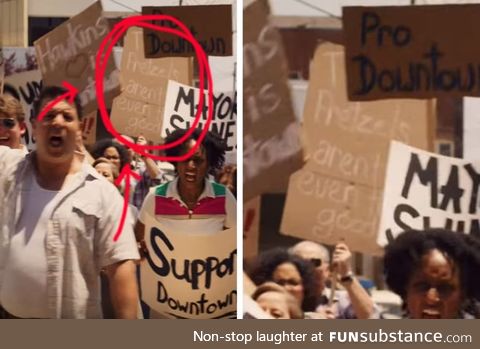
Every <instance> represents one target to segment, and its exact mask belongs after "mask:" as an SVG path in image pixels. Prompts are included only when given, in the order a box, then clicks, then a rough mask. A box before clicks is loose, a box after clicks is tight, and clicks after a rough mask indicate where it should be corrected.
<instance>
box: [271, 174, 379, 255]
mask: <svg viewBox="0 0 480 349" xmlns="http://www.w3.org/2000/svg"><path fill="white" fill-rule="evenodd" d="M381 193H382V191H381V189H377V188H371V187H368V186H365V185H361V184H355V183H350V182H347V181H344V180H341V179H338V178H335V177H329V176H326V175H322V174H318V173H315V172H312V171H309V170H307V169H302V170H300V171H298V172H296V173H294V174H293V175H292V176H290V183H289V186H288V194H287V200H286V202H285V209H284V212H283V217H282V224H281V227H280V231H281V232H282V233H283V234H285V235H291V236H295V237H297V238H301V239H307V240H312V241H318V242H321V243H324V244H330V245H333V244H336V243H338V242H339V241H340V240H341V239H343V240H344V241H345V242H346V243H347V244H348V246H349V247H350V248H351V249H352V250H353V251H357V252H365V253H369V254H374V255H378V254H380V253H381V251H380V249H379V248H378V246H377V245H376V243H375V240H376V232H377V229H378V222H379V218H380V209H381Z"/></svg>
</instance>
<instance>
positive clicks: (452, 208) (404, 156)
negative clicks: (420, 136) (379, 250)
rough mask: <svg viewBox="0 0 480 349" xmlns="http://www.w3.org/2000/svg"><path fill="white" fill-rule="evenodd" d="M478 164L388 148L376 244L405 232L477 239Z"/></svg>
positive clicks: (395, 146)
mask: <svg viewBox="0 0 480 349" xmlns="http://www.w3.org/2000/svg"><path fill="white" fill-rule="evenodd" d="M479 187H480V161H477V162H469V161H466V160H463V159H457V158H451V157H446V156H442V155H438V154H433V153H429V152H426V151H423V150H420V149H416V148H413V147H409V146H407V145H405V144H402V143H399V142H392V144H391V146H390V155H389V161H388V168H387V181H386V183H385V192H384V199H383V209H382V219H381V223H380V228H379V231H378V243H379V244H380V245H382V246H384V245H386V244H387V243H388V240H389V237H390V238H393V237H395V236H397V235H398V234H399V233H401V232H402V231H404V230H408V229H419V230H422V229H427V228H445V229H447V230H452V231H457V232H462V233H469V234H472V233H473V234H480V207H479V197H478V192H479Z"/></svg>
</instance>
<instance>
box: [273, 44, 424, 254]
mask: <svg viewBox="0 0 480 349" xmlns="http://www.w3.org/2000/svg"><path fill="white" fill-rule="evenodd" d="M343 60H344V49H343V47H342V46H339V45H334V44H330V43H325V44H321V45H320V46H319V47H318V48H317V50H316V52H315V56H314V59H313V63H312V67H311V69H310V76H311V79H310V83H309V86H308V92H307V98H306V104H305V109H304V117H303V134H304V140H305V145H306V151H307V163H306V165H305V166H304V168H303V169H302V170H301V171H298V172H296V173H295V175H293V176H292V177H291V179H290V183H289V188H288V194H287V199H286V202H285V208H284V213H283V217H282V224H281V228H280V231H281V232H282V233H283V234H286V235H291V236H295V237H299V238H304V239H309V240H313V241H318V242H322V243H326V244H335V243H337V242H339V241H340V239H344V240H345V241H346V242H347V244H348V245H349V247H350V248H351V249H352V250H354V251H358V252H365V253H369V254H379V253H381V250H380V248H379V247H378V246H377V244H376V234H375V232H376V231H378V224H379V220H380V214H381V197H382V189H383V184H384V180H385V178H384V177H385V168H386V164H387V160H388V150H389V143H390V140H391V139H398V140H402V141H404V142H407V143H410V144H414V145H416V146H417V147H419V148H425V149H429V148H430V147H431V144H432V133H433V131H432V130H433V127H432V123H431V119H432V116H433V107H432V105H431V103H430V102H428V101H412V100H390V101H377V102H362V103H360V102H349V101H348V100H347V96H346V77H345V68H344V64H343Z"/></svg>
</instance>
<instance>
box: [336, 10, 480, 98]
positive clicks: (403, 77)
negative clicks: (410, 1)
mask: <svg viewBox="0 0 480 349" xmlns="http://www.w3.org/2000/svg"><path fill="white" fill-rule="evenodd" d="M479 16H480V5H478V4H477V5H475V4H471V5H442V6H391V7H344V8H343V16H342V18H343V31H344V37H345V43H346V49H347V55H346V66H347V76H348V84H347V87H348V97H349V99H350V100H356V101H360V100H373V99H383V98H432V97H440V96H479V95H480V75H479V71H480V48H479V47H478V46H477V45H472V44H470V43H468V42H466V41H465V40H464V38H468V37H472V36H475V34H476V33H478V32H479V31H478V17H479ZM426 19H428V20H426Z"/></svg>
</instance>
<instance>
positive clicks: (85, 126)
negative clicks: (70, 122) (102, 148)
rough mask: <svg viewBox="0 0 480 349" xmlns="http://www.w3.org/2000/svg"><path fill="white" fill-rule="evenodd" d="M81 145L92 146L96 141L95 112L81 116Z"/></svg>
mask: <svg viewBox="0 0 480 349" xmlns="http://www.w3.org/2000/svg"><path fill="white" fill-rule="evenodd" d="M82 140H83V144H86V145H94V144H95V142H96V141H97V112H96V111H94V112H93V113H90V114H88V115H84V116H83V121H82Z"/></svg>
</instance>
